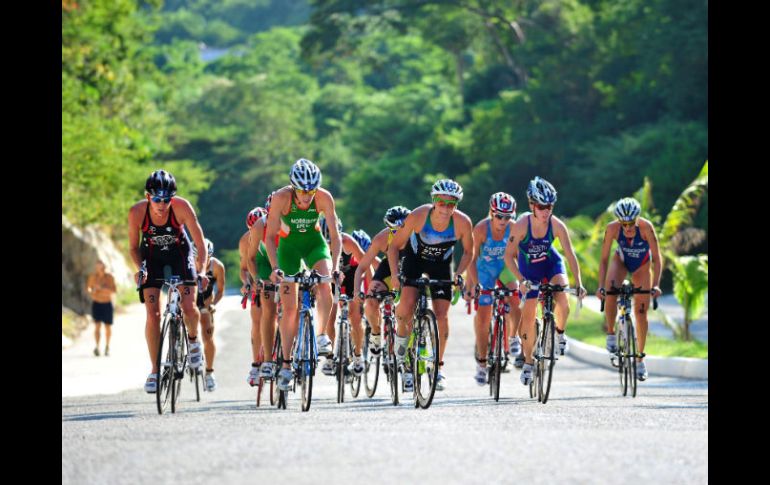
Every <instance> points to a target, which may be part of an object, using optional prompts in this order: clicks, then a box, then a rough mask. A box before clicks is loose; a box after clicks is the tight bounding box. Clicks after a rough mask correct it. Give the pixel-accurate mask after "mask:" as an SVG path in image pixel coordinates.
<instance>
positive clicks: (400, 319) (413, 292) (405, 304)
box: [396, 286, 418, 345]
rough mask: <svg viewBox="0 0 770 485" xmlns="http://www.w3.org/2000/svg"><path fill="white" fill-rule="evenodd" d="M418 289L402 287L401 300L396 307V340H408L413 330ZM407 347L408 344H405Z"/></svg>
mask: <svg viewBox="0 0 770 485" xmlns="http://www.w3.org/2000/svg"><path fill="white" fill-rule="evenodd" d="M417 295H418V293H417V288H416V287H414V286H402V287H401V299H400V300H399V302H398V305H396V322H397V324H396V338H403V339H405V340H406V339H407V337H409V332H411V330H412V317H413V315H414V306H415V304H416V303H417ZM404 345H406V344H404Z"/></svg>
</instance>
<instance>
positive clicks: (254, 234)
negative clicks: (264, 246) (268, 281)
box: [246, 219, 265, 281]
mask: <svg viewBox="0 0 770 485" xmlns="http://www.w3.org/2000/svg"><path fill="white" fill-rule="evenodd" d="M264 233H265V224H264V223H263V222H262V219H259V220H257V222H255V223H254V224H253V225H252V226H251V227H250V228H249V237H248V242H247V249H246V270H247V271H248V273H249V274H250V275H251V279H252V280H253V281H257V275H259V268H258V267H257V252H258V251H259V243H260V242H261V241H262V235H263V234H264Z"/></svg>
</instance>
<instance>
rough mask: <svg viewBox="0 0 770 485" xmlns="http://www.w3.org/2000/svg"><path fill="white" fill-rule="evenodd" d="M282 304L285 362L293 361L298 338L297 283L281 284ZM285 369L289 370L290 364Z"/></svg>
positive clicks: (282, 336)
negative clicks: (292, 348)
mask: <svg viewBox="0 0 770 485" xmlns="http://www.w3.org/2000/svg"><path fill="white" fill-rule="evenodd" d="M280 291H281V304H282V305H283V317H282V318H281V321H280V322H279V326H280V328H281V349H282V350H283V358H284V360H289V359H291V347H292V343H293V342H294V338H295V337H296V336H297V327H298V323H299V321H298V319H297V316H298V311H297V293H298V291H299V286H298V285H297V284H296V283H281V287H280ZM283 367H285V368H287V369H288V368H289V364H288V363H284V364H283Z"/></svg>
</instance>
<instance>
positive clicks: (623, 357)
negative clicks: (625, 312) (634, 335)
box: [618, 320, 629, 396]
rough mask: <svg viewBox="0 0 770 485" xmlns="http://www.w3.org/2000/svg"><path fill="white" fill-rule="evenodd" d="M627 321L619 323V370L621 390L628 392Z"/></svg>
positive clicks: (623, 392) (624, 393)
mask: <svg viewBox="0 0 770 485" xmlns="http://www.w3.org/2000/svg"><path fill="white" fill-rule="evenodd" d="M625 326H626V324H625V321H623V320H621V321H620V322H619V324H618V371H619V374H620V392H621V393H622V394H623V395H624V396H625V395H627V394H628V377H629V376H628V340H627V338H626V333H627V331H626V329H625Z"/></svg>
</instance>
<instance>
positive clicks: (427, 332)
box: [412, 310, 439, 409]
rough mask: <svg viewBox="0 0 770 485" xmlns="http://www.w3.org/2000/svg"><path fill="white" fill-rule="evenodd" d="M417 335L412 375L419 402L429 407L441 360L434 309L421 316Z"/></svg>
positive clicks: (423, 406)
mask: <svg viewBox="0 0 770 485" xmlns="http://www.w3.org/2000/svg"><path fill="white" fill-rule="evenodd" d="M415 324H416V325H418V330H417V335H416V338H415V339H414V342H413V343H412V350H413V354H412V355H413V357H414V358H413V359H412V373H413V374H412V375H413V376H414V390H415V396H416V397H417V404H418V405H419V406H420V407H421V408H423V409H428V407H430V405H431V403H432V402H433V396H434V395H435V393H436V382H437V379H438V368H439V365H438V361H439V352H438V351H439V349H438V346H439V340H438V338H439V335H438V326H437V324H436V315H435V314H434V313H433V311H432V310H426V311H425V313H424V314H423V315H421V316H420V318H419V321H418V322H415Z"/></svg>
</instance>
